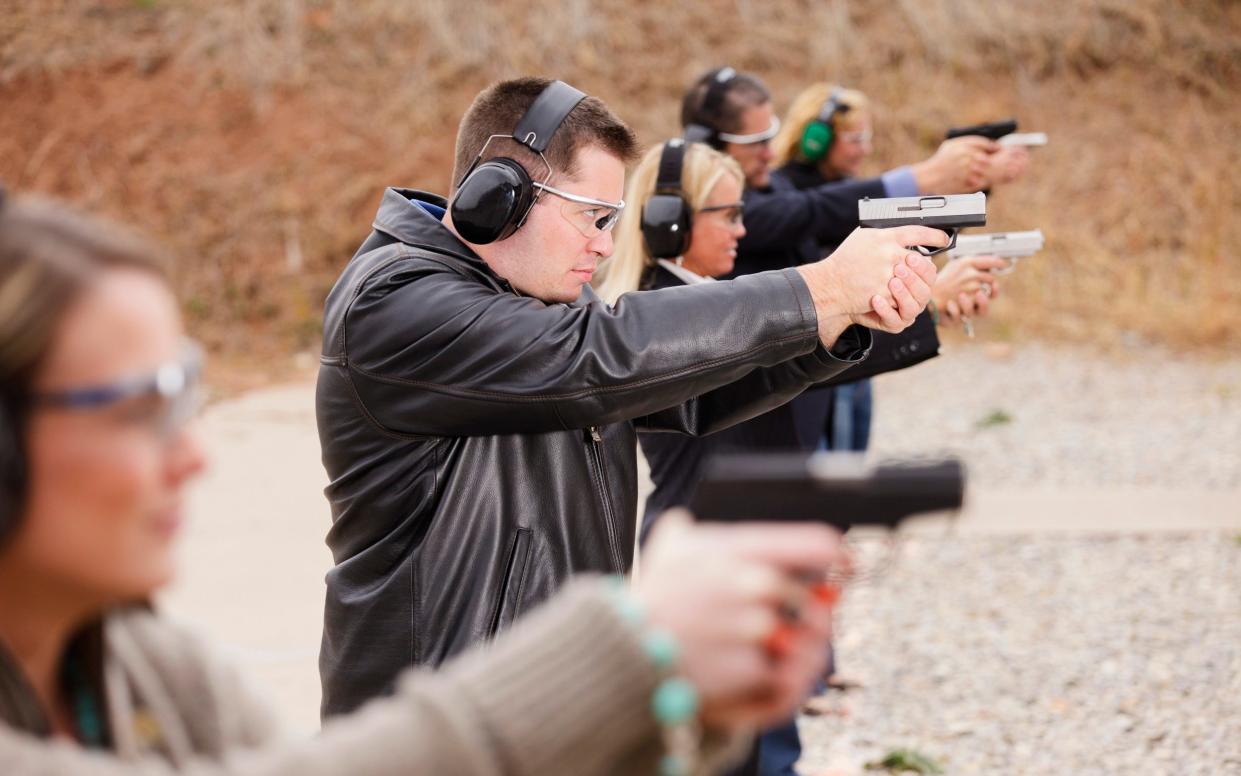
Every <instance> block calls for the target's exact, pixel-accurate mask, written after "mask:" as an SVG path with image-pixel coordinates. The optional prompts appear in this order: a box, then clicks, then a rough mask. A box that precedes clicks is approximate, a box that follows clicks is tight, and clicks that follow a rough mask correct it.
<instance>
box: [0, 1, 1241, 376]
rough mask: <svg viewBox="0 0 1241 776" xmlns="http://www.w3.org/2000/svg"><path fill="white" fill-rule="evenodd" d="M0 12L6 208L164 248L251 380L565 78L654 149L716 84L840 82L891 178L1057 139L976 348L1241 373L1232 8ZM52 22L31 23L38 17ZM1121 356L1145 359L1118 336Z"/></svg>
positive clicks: (176, 5)
mask: <svg viewBox="0 0 1241 776" xmlns="http://www.w3.org/2000/svg"><path fill="white" fill-rule="evenodd" d="M15 5H16V7H11V8H6V10H3V11H0V105H3V111H0V179H3V180H6V181H7V182H8V183H9V184H10V185H11V186H14V187H15V188H18V189H28V190H39V191H44V192H49V193H53V194H57V195H60V196H66V197H69V198H70V199H73V200H76V201H79V202H82V203H84V204H85V205H86V206H88V207H90V208H93V209H96V210H99V211H103V212H106V213H109V214H111V215H115V216H119V217H122V218H125V219H126V220H128V221H131V222H135V223H137V224H138V225H140V226H142V227H143V228H145V229H147V230H149V231H151V232H153V233H155V234H157V235H159V236H160V237H161V238H163V239H164V240H165V241H167V242H168V243H170V244H171V245H172V247H173V248H174V250H176V251H177V253H178V254H179V255H180V256H182V257H183V261H182V266H181V269H180V272H179V281H178V282H179V285H180V287H181V290H182V292H183V294H184V298H185V300H186V309H187V312H188V313H189V315H190V318H191V323H192V325H193V326H194V328H195V329H196V330H198V331H199V332H200V333H202V334H203V335H204V336H206V338H207V339H208V340H209V341H210V342H211V343H212V345H213V347H214V348H215V349H216V350H222V351H224V352H226V353H228V354H229V355H230V356H232V357H234V358H241V359H249V360H250V361H252V362H253V363H262V364H265V365H267V367H268V368H270V369H273V370H279V369H281V368H283V365H284V363H285V362H284V361H281V360H272V358H271V356H272V354H277V353H287V352H290V351H291V350H293V349H299V348H314V347H316V344H317V336H318V335H317V327H318V316H319V313H320V306H321V302H322V297H323V294H324V293H325V291H326V289H327V288H328V287H330V284H331V282H332V280H333V279H334V277H335V274H336V273H337V272H338V271H339V268H340V267H341V266H342V265H343V263H344V262H345V261H346V260H347V259H348V257H349V255H350V254H351V252H352V250H353V248H354V247H355V245H356V243H357V242H358V241H359V240H360V239H361V238H362V236H364V234H365V232H366V229H367V225H368V224H369V222H370V216H371V214H372V210H373V208H374V206H375V203H376V202H377V201H378V197H379V193H380V190H381V187H382V186H384V185H388V184H400V185H411V186H417V187H423V188H430V189H434V190H443V189H444V188H445V185H446V176H447V174H448V171H449V169H450V168H451V149H452V132H453V130H454V128H455V122H456V119H457V117H458V116H459V114H460V113H461V111H462V110H463V109H464V108H465V106H466V105H467V104H468V102H469V99H470V97H471V96H472V95H473V94H474V93H475V92H476V91H477V90H478V89H479V88H480V87H481V86H483V85H484V84H486V83H488V82H490V81H492V80H494V79H496V78H500V77H506V76H511V75H515V74H519V73H540V74H548V75H555V76H557V77H562V78H565V79H567V80H570V81H572V82H574V83H575V84H577V85H578V86H580V87H581V88H584V89H586V90H587V91H590V92H592V93H595V94H598V95H600V96H602V97H604V98H605V99H607V100H608V101H609V103H611V104H612V105H613V106H614V107H615V108H616V109H617V110H618V112H619V113H620V114H621V115H622V116H624V117H625V118H626V119H627V120H629V121H630V122H631V123H632V124H633V125H634V127H635V129H637V130H638V132H639V133H640V135H641V136H642V137H643V138H644V139H645V140H648V141H651V142H654V141H657V140H660V139H662V138H663V137H665V136H667V135H668V134H670V133H672V132H674V131H675V130H676V129H677V127H676V118H677V106H678V101H679V97H680V94H681V91H682V90H683V89H684V87H685V85H686V84H687V83H689V82H690V81H691V80H692V79H693V78H694V77H695V76H696V75H697V74H698V73H700V72H701V71H702V70H704V69H706V68H708V67H710V66H713V65H716V64H719V63H723V62H728V63H731V64H733V65H735V66H737V67H740V68H743V69H748V70H753V71H756V72H758V73H760V74H762V75H763V76H764V77H765V78H766V80H767V81H768V82H769V83H770V85H771V86H772V87H773V90H774V91H775V93H776V96H777V104H778V106H780V107H783V106H784V105H786V104H787V102H788V100H789V99H790V98H791V97H792V96H793V95H794V94H795V93H796V92H797V90H798V89H799V88H800V87H801V86H802V85H804V84H806V83H808V82H810V81H812V80H820V79H823V78H825V77H827V78H831V79H833V80H837V81H841V82H844V83H848V84H850V85H853V86H856V87H858V88H860V89H862V90H864V91H866V92H867V93H868V94H870V95H871V97H872V99H873V101H874V102H875V103H876V104H877V113H878V115H877V124H878V126H877V134H878V137H877V143H876V145H877V146H878V148H879V151H880V153H879V154H878V155H877V158H876V160H875V165H874V169H873V171H874V172H878V171H879V170H881V169H883V168H885V167H887V166H889V165H892V164H897V163H902V162H908V161H911V160H913V159H914V158H917V157H920V156H923V155H925V154H927V153H929V152H930V150H932V149H933V148H934V145H935V143H936V141H937V139H938V138H939V137H940V136H941V134H942V132H943V130H944V128H945V127H947V126H949V125H952V124H959V123H964V122H969V121H975V120H986V119H990V118H998V117H1001V116H1006V115H1017V116H1019V117H1020V119H1021V122H1022V126H1023V128H1029V129H1038V130H1046V131H1047V132H1049V134H1050V135H1051V138H1052V142H1051V145H1049V146H1048V147H1047V148H1046V149H1042V150H1040V151H1038V152H1037V153H1036V163H1035V166H1034V169H1033V171H1032V173H1031V174H1030V175H1029V176H1028V177H1027V179H1026V180H1025V181H1023V182H1021V183H1020V184H1018V185H1016V186H1013V187H1011V188H1010V189H1008V190H1005V191H1003V192H1002V193H1001V194H1000V196H998V197H997V198H996V199H995V200H994V202H993V207H992V213H993V215H992V218H991V223H992V224H993V225H994V228H996V229H1024V228H1033V227H1036V226H1037V227H1041V228H1042V229H1043V230H1044V232H1045V233H1046V234H1047V236H1048V248H1047V250H1046V251H1045V252H1044V253H1043V254H1042V255H1040V256H1039V257H1037V258H1034V259H1030V260H1028V261H1026V262H1023V264H1022V266H1021V270H1020V272H1019V273H1018V274H1017V275H1015V276H1013V280H1012V281H1011V282H1010V283H1009V284H1008V286H1007V294H1006V296H1007V297H1008V301H1007V302H1006V303H1005V304H1002V305H1000V306H999V309H998V310H997V314H996V317H995V321H994V323H992V324H991V325H990V326H989V327H988V328H987V329H986V332H987V334H988V336H992V337H1000V338H1022V337H1039V338H1048V339H1056V340H1070V341H1092V342H1104V343H1106V342H1107V341H1109V340H1111V339H1113V338H1115V337H1117V336H1120V335H1122V334H1125V336H1126V337H1127V338H1128V339H1130V340H1132V339H1133V338H1135V337H1137V338H1140V339H1142V340H1144V341H1153V342H1161V343H1166V344H1171V345H1175V346H1178V347H1185V346H1194V347H1201V348H1213V349H1227V348H1235V347H1236V346H1237V345H1239V344H1241V333H1239V332H1241V259H1239V258H1238V253H1239V250H1241V218H1238V217H1236V215H1235V214H1237V213H1238V212H1241V193H1239V192H1241V187H1239V186H1238V184H1237V182H1236V177H1237V174H1238V171H1241V164H1239V162H1241V158H1239V157H1241V143H1239V142H1238V131H1239V130H1241V101H1239V100H1238V99H1237V97H1238V93H1239V91H1241V89H1239V87H1241V4H1237V3H1231V2H1226V0H1219V1H1217V2H1159V1H1158V0H1132V1H1131V2H1121V1H1120V0H1095V1H1094V2H1090V3H1081V2H1071V1H1069V0H1050V1H1048V2H1042V3H1027V2H1018V1H1017V0H1010V1H1009V2H998V3H979V2H971V1H969V0H916V1H915V0H900V1H899V2H896V3H888V4H873V3H863V2H860V1H858V0H806V1H796V0H764V1H763V2H758V0H729V1H727V2H726V1H725V0H718V1H716V2H702V3H695V4H666V3H655V2H651V0H636V1H635V0H631V2H628V3H627V2H623V1H622V0H595V2H587V1H586V0H564V1H563V2H561V3H559V4H556V5H554V6H553V5H547V4H524V3H522V4H518V3H497V2H487V1H485V0H455V1H454V0H423V2H417V3H408V2H405V1H404V0H356V2H349V1H348V0H318V1H317V2H316V1H314V0H233V1H232V2H218V1H213V0H181V1H179V2H172V1H171V0H169V1H168V2H161V1H160V0H145V1H140V2H133V1H132V0H131V1H129V2H120V0H114V1H113V2H85V1H84V0H56V1H45V2H43V3H38V4H34V3H25V4H15ZM36 6H37V8H36ZM1126 333H1127V334H1126Z"/></svg>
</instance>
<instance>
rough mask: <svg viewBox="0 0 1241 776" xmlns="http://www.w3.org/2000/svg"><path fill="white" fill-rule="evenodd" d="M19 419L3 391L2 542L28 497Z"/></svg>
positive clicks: (0, 453)
mask: <svg viewBox="0 0 1241 776" xmlns="http://www.w3.org/2000/svg"><path fill="white" fill-rule="evenodd" d="M17 419H18V415H17V413H16V412H14V407H13V403H12V401H11V400H10V399H9V397H8V396H6V395H4V394H3V393H0V545H3V544H4V541H5V539H7V538H8V536H9V534H11V533H12V532H13V529H14V528H16V527H17V520H18V518H19V517H21V508H22V502H23V501H24V500H25V491H26V456H25V454H24V452H23V450H22V439H21V430H20V427H19V426H18V425H17Z"/></svg>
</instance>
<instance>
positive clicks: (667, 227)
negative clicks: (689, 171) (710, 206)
mask: <svg viewBox="0 0 1241 776" xmlns="http://www.w3.org/2000/svg"><path fill="white" fill-rule="evenodd" d="M685 148H686V142H685V139H684V138H680V137H678V138H674V139H672V140H669V141H668V142H667V143H664V150H663V152H662V153H660V155H659V176H658V178H657V179H656V181H655V195H654V196H653V197H651V198H650V199H649V200H647V201H646V204H645V205H643V206H642V239H643V240H645V241H646V249H647V251H648V252H650V254H651V256H652V257H653V258H656V259H673V258H676V257H677V256H680V255H681V254H683V253H685V251H686V249H688V248H689V239H690V231H691V230H692V229H693V219H694V211H693V209H692V208H690V206H689V202H687V201H686V200H685V193H684V192H683V191H682V190H681V167H682V165H683V164H684V161H685Z"/></svg>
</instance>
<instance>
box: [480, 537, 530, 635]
mask: <svg viewBox="0 0 1241 776" xmlns="http://www.w3.org/2000/svg"><path fill="white" fill-rule="evenodd" d="M532 539H533V534H532V532H531V530H530V529H529V528H518V529H517V533H516V534H514V536H513V545H512V547H511V548H510V549H509V554H508V565H507V567H506V568H505V570H504V582H503V583H502V584H501V586H500V595H499V597H498V598H497V599H496V608H495V614H494V615H493V616H492V618H491V631H490V633H489V635H490V636H494V635H496V634H497V633H499V632H500V631H502V630H504V629H505V628H507V627H508V626H510V625H512V624H513V620H514V619H516V618H517V615H518V613H519V611H520V609H521V600H522V593H523V592H524V588H525V586H526V570H527V569H528V568H529V566H530V542H531V541H532Z"/></svg>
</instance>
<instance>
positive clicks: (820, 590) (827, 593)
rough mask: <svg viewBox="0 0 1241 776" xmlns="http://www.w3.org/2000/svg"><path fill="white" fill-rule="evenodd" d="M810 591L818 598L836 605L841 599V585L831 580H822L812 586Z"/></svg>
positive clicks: (829, 604)
mask: <svg viewBox="0 0 1241 776" xmlns="http://www.w3.org/2000/svg"><path fill="white" fill-rule="evenodd" d="M810 593H811V595H813V596H814V597H815V599H816V600H818V601H820V602H822V603H825V604H827V605H828V606H835V605H836V604H837V603H838V602H839V601H840V587H839V586H838V585H833V584H832V583H830V582H820V583H818V584H817V585H815V586H813V587H811V588H810Z"/></svg>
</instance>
